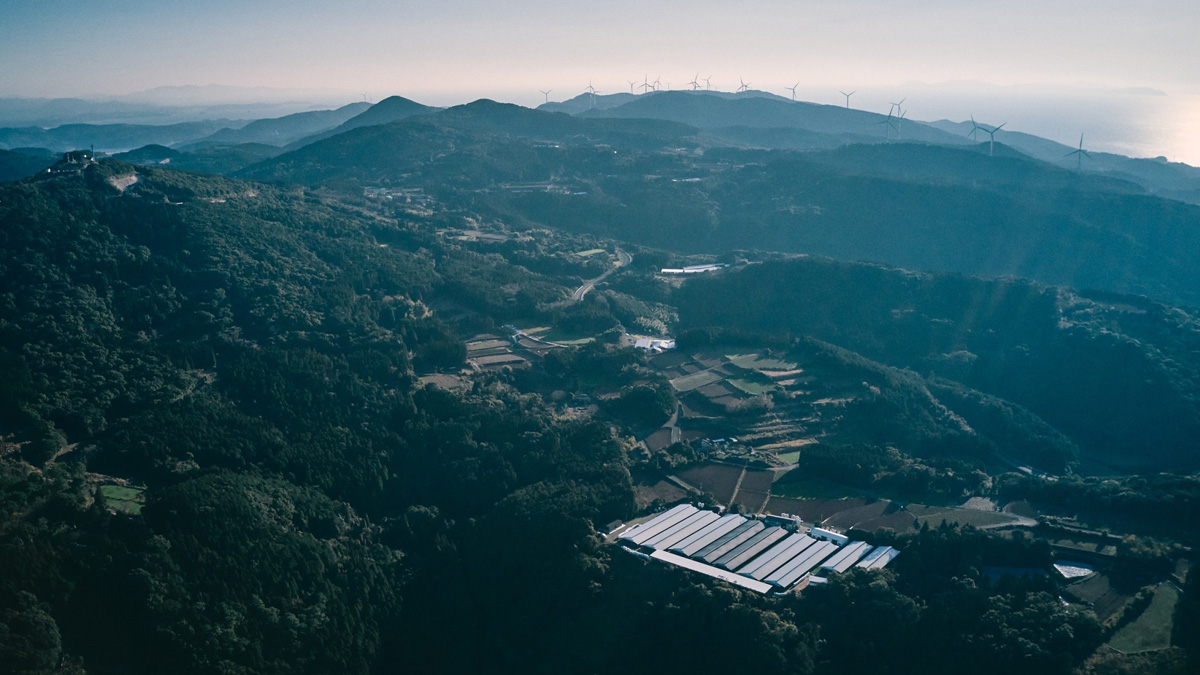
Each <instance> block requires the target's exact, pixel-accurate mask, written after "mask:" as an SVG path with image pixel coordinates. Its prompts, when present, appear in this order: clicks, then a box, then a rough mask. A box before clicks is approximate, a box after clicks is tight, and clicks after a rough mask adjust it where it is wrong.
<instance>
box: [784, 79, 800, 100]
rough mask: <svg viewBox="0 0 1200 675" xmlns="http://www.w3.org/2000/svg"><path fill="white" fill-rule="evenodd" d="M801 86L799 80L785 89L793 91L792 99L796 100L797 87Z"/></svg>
mask: <svg viewBox="0 0 1200 675" xmlns="http://www.w3.org/2000/svg"><path fill="white" fill-rule="evenodd" d="M799 86H800V83H799V82H797V83H796V84H794V85H792V86H790V87H784V89H787V90H789V91H791V92H792V100H793V101H795V100H796V87H799Z"/></svg>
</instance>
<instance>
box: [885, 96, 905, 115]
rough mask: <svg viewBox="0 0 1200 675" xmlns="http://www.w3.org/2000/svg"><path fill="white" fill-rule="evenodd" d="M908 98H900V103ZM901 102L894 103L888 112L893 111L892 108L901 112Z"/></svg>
mask: <svg viewBox="0 0 1200 675" xmlns="http://www.w3.org/2000/svg"><path fill="white" fill-rule="evenodd" d="M907 100H908V99H907V98H902V99H900V103H904V102H905V101H907ZM900 103H893V104H892V107H891V110H888V113H891V112H892V110H895V111H896V112H897V113H898V112H900Z"/></svg>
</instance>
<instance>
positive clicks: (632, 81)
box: [625, 80, 637, 94]
mask: <svg viewBox="0 0 1200 675" xmlns="http://www.w3.org/2000/svg"><path fill="white" fill-rule="evenodd" d="M625 81H626V82H628V83H629V93H631V94H632V93H633V85H635V84H637V80H625Z"/></svg>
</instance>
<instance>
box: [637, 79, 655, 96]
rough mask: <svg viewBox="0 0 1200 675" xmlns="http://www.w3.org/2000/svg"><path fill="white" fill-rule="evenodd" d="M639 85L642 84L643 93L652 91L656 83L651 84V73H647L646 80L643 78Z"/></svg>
mask: <svg viewBox="0 0 1200 675" xmlns="http://www.w3.org/2000/svg"><path fill="white" fill-rule="evenodd" d="M638 86H640V87H641V88H642V93H643V94H644V93H646V92H648V91H650V90H651V89H653V88H654V85H652V84H650V75H648V74H647V75H646V78H645V80H643V81H642V83H641V84H640V85H638Z"/></svg>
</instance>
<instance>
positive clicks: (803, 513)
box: [766, 497, 867, 523]
mask: <svg viewBox="0 0 1200 675" xmlns="http://www.w3.org/2000/svg"><path fill="white" fill-rule="evenodd" d="M866 505H867V502H866V500H865V499H858V498H853V499H789V498H787V497H771V501H770V502H769V503H768V504H767V509H766V510H767V511H768V512H770V513H790V514H791V515H793V516H799V517H800V518H801V519H802V520H804V521H805V522H808V523H816V522H820V521H823V520H825V519H826V518H829V517H831V516H833V515H835V514H837V513H841V512H842V511H846V510H849V509H856V508H860V507H863V506H866Z"/></svg>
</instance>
